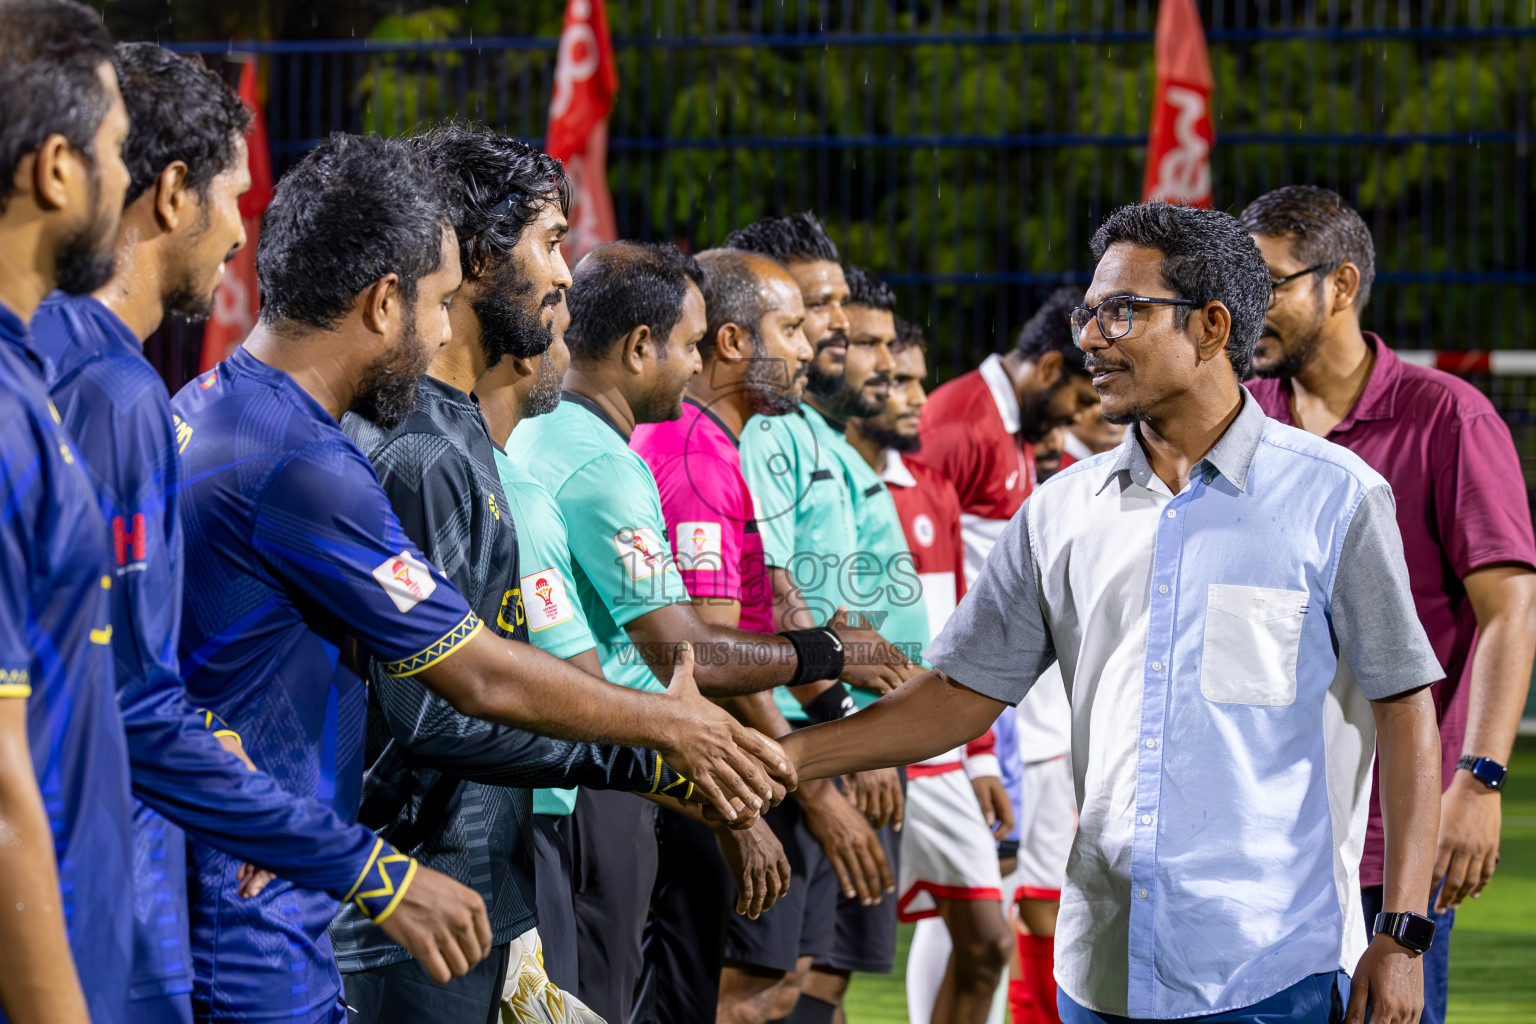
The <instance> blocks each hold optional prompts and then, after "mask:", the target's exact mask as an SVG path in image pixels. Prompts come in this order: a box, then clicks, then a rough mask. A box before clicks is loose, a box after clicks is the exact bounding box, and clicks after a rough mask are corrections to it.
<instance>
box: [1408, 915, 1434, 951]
mask: <svg viewBox="0 0 1536 1024" xmlns="http://www.w3.org/2000/svg"><path fill="white" fill-rule="evenodd" d="M1399 927H1400V934H1401V937H1402V940H1403V942H1404V943H1405V944H1407V945H1408V946H1409V947H1410V948H1412V949H1417V950H1420V951H1423V950H1426V949H1428V948H1429V944H1430V943H1431V942H1433V941H1434V940H1435V922H1433V921H1431V920H1430V919H1429V918H1427V917H1421V916H1419V915H1418V914H1404V915H1403V917H1402V923H1401V925H1400V926H1399Z"/></svg>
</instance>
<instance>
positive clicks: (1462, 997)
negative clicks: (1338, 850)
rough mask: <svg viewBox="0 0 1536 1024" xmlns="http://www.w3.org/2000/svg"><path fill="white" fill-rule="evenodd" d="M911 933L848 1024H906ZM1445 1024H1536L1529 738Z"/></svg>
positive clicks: (870, 979) (1535, 771) (1512, 777)
mask: <svg viewBox="0 0 1536 1024" xmlns="http://www.w3.org/2000/svg"><path fill="white" fill-rule="evenodd" d="M911 938H912V929H911V928H910V927H909V926H903V927H902V928H901V931H900V934H899V936H898V949H897V959H896V970H895V971H893V972H892V973H890V974H888V975H878V974H859V975H855V976H854V979H853V983H852V985H851V987H850V988H849V990H848V1006H847V1009H848V1024H906V1022H907V999H906V990H905V987H904V983H903V980H902V979H903V976H904V971H905V962H906V955H907V943H908V942H909V941H910V940H911ZM1449 1018H1450V1019H1449V1021H1448V1024H1533V1022H1536V737H1530V736H1525V737H1521V739H1520V741H1519V743H1518V745H1517V746H1516V748H1515V756H1514V757H1513V758H1512V759H1511V763H1510V769H1509V783H1508V787H1507V789H1506V791H1505V794H1504V841H1503V846H1502V850H1501V859H1500V862H1499V871H1498V874H1496V875H1495V876H1494V878H1493V881H1492V882H1491V883H1489V885H1488V888H1487V889H1486V890H1485V891H1484V892H1483V895H1482V897H1481V898H1480V899H1476V900H1469V901H1468V902H1467V903H1466V904H1465V905H1464V906H1463V907H1462V909H1461V910H1460V911H1459V912H1458V913H1457V915H1456V928H1455V930H1454V931H1452V933H1451V1005H1450V1015H1449Z"/></svg>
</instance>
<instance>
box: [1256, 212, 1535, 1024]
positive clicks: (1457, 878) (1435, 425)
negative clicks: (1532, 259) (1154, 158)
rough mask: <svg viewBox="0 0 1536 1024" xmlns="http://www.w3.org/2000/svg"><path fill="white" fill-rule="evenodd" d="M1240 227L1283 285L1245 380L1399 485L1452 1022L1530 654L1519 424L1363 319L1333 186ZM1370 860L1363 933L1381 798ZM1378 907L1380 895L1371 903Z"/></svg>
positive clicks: (1363, 292) (1377, 878) (1437, 997)
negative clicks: (1426, 651) (1432, 759)
mask: <svg viewBox="0 0 1536 1024" xmlns="http://www.w3.org/2000/svg"><path fill="white" fill-rule="evenodd" d="M1242 221H1243V226H1244V227H1246V228H1247V229H1248V232H1249V233H1250V234H1251V235H1253V238H1254V241H1256V242H1257V243H1258V245H1259V249H1260V250H1261V251H1262V252H1263V254H1264V262H1265V263H1266V264H1268V266H1269V272H1270V277H1271V278H1272V279H1273V281H1272V285H1273V291H1272V292H1271V294H1270V306H1269V313H1268V315H1267V316H1266V318H1265V323H1264V333H1263V336H1262V337H1261V338H1260V340H1259V343H1258V347H1257V348H1256V350H1255V351H1254V355H1253V368H1254V371H1255V372H1256V373H1257V374H1258V376H1259V377H1260V378H1264V379H1261V380H1256V381H1252V382H1250V383H1249V385H1248V387H1249V389H1250V390H1251V391H1252V392H1253V395H1254V397H1255V398H1257V399H1258V401H1259V404H1260V405H1261V406H1262V407H1263V409H1264V411H1265V412H1266V413H1267V414H1269V415H1270V416H1272V417H1274V418H1275V419H1277V420H1279V421H1280V422H1282V423H1288V424H1294V425H1295V426H1299V427H1301V428H1303V429H1305V430H1307V431H1310V432H1311V433H1314V434H1317V435H1319V436H1321V437H1326V438H1327V439H1328V440H1330V441H1333V442H1335V443H1336V444H1341V445H1343V446H1345V447H1346V448H1349V449H1350V450H1352V451H1353V452H1355V453H1356V454H1357V455H1359V456H1360V457H1361V458H1363V459H1365V461H1366V462H1367V463H1369V464H1370V465H1371V466H1372V467H1373V468H1374V469H1375V470H1376V471H1377V472H1379V473H1381V475H1382V476H1384V477H1386V478H1387V481H1388V482H1389V483H1390V484H1391V485H1392V493H1393V496H1394V497H1395V499H1396V501H1397V521H1398V527H1399V528H1400V529H1401V531H1402V535H1403V548H1404V552H1405V554H1406V555H1407V559H1408V575H1409V578H1410V582H1411V584H1412V587H1413V599H1414V603H1415V605H1416V606H1417V609H1418V614H1419V620H1420V622H1422V623H1423V625H1424V630H1425V632H1426V633H1428V634H1429V639H1430V642H1431V643H1432V644H1433V645H1434V648H1435V653H1436V655H1437V656H1438V657H1439V659H1440V664H1441V666H1442V667H1443V668H1444V669H1445V680H1444V681H1443V682H1440V683H1436V684H1435V687H1434V691H1435V707H1436V711H1437V714H1438V717H1439V722H1440V748H1441V752H1442V762H1443V763H1442V769H1443V771H1442V778H1443V784H1444V789H1445V795H1444V797H1443V798H1442V803H1441V810H1440V841H1439V848H1438V850H1437V853H1436V858H1435V885H1436V886H1437V887H1438V886H1439V885H1440V882H1441V880H1442V879H1443V880H1444V886H1443V887H1441V888H1440V891H1439V894H1438V896H1436V897H1435V902H1434V906H1433V907H1432V908H1431V912H1432V913H1433V914H1434V917H1435V921H1436V926H1437V927H1436V940H1437V941H1436V942H1435V943H1434V945H1433V946H1431V947H1430V950H1429V952H1428V953H1426V954H1425V956H1426V958H1427V959H1426V962H1425V965H1424V987H1425V993H1424V996H1425V999H1424V1015H1423V1017H1422V1020H1423V1022H1424V1024H1442V1022H1443V1021H1444V1019H1445V1005H1446V981H1447V972H1448V950H1449V948H1450V943H1449V942H1447V941H1445V939H1443V938H1442V936H1446V937H1448V936H1449V932H1450V930H1451V926H1452V923H1453V921H1454V917H1455V910H1456V907H1457V906H1458V905H1460V903H1461V901H1462V900H1463V899H1465V898H1466V897H1468V896H1476V895H1478V893H1479V892H1481V890H1482V888H1483V886H1484V885H1486V884H1487V883H1488V880H1489V879H1490V878H1491V877H1492V876H1493V871H1494V867H1495V865H1496V864H1497V862H1498V855H1499V824H1500V797H1499V788H1498V787H1499V784H1501V783H1502V781H1503V774H1504V767H1503V766H1504V765H1505V764H1506V763H1508V760H1509V754H1510V749H1511V748H1512V747H1513V745H1514V740H1515V732H1516V729H1517V727H1518V725H1519V721H1520V713H1521V710H1522V708H1523V707H1524V705H1525V697H1526V690H1527V689H1528V687H1529V685H1530V679H1531V661H1532V656H1533V653H1536V569H1533V567H1536V544H1533V541H1532V536H1531V515H1530V507H1529V504H1528V499H1527V495H1526V489H1525V480H1524V477H1523V476H1522V474H1521V470H1520V459H1519V456H1518V455H1517V454H1516V452H1515V445H1514V441H1513V440H1512V439H1511V437H1510V433H1509V428H1508V427H1507V426H1506V425H1505V424H1504V421H1503V420H1502V419H1500V417H1499V414H1498V413H1497V412H1496V411H1495V410H1494V408H1493V404H1492V403H1491V402H1489V401H1488V399H1487V398H1486V397H1484V396H1483V394H1482V393H1481V392H1479V391H1478V390H1477V389H1476V388H1474V387H1472V386H1471V385H1470V384H1468V383H1466V382H1465V381H1463V380H1461V379H1459V378H1457V377H1453V376H1451V375H1450V374H1447V373H1442V372H1440V371H1438V370H1432V369H1426V368H1423V367H1419V366H1414V365H1412V364H1409V363H1405V362H1403V361H1402V360H1400V359H1399V358H1398V357H1397V356H1396V355H1395V354H1393V352H1392V350H1391V349H1390V348H1388V347H1387V345H1386V343H1385V342H1384V341H1382V339H1381V338H1379V337H1377V336H1376V335H1375V334H1371V333H1369V332H1363V331H1361V330H1360V311H1361V310H1362V309H1364V308H1365V304H1366V301H1367V300H1368V299H1369V298H1370V291H1371V280H1372V278H1373V276H1374V273H1375V256H1374V251H1373V247H1372V244H1371V235H1370V232H1369V231H1368V230H1367V229H1366V226H1365V223H1364V221H1362V220H1361V219H1360V215H1359V214H1358V213H1356V212H1355V211H1354V210H1353V209H1351V208H1350V207H1349V206H1348V205H1347V204H1346V203H1345V202H1344V201H1343V199H1341V198H1340V197H1339V196H1338V195H1337V194H1336V193H1334V192H1331V191H1329V190H1328V189H1324V188H1316V187H1312V186H1307V185H1292V186H1288V187H1286V188H1281V189H1277V190H1275V191H1273V192H1270V193H1267V194H1266V195H1263V196H1260V197H1259V198H1258V199H1255V200H1254V201H1253V202H1252V203H1251V204H1250V205H1249V206H1248V208H1247V209H1246V210H1244V211H1243V215H1242ZM1365 844H1366V845H1365V854H1364V858H1363V860H1362V862H1361V865H1360V882H1361V885H1362V886H1363V887H1364V888H1365V901H1364V902H1365V908H1366V926H1367V928H1372V927H1373V925H1374V918H1375V915H1376V913H1377V911H1379V910H1380V909H1381V907H1380V904H1381V881H1382V859H1383V846H1382V827H1381V810H1380V807H1379V806H1378V805H1377V802H1376V795H1375V793H1373V794H1372V796H1371V819H1370V826H1369V830H1368V831H1367V834H1366V840H1365ZM1373 901H1374V903H1373Z"/></svg>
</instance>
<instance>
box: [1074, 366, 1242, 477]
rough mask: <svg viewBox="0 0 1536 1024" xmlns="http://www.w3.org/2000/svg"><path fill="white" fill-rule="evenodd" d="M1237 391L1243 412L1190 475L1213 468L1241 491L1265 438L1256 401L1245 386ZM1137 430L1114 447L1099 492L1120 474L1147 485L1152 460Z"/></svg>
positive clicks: (1126, 434)
mask: <svg viewBox="0 0 1536 1024" xmlns="http://www.w3.org/2000/svg"><path fill="white" fill-rule="evenodd" d="M1238 390H1239V391H1241V392H1242V394H1243V409H1242V411H1241V412H1239V413H1238V414H1237V419H1235V420H1233V421H1232V425H1231V426H1229V427H1227V431H1226V433H1224V434H1222V435H1221V438H1220V439H1219V440H1218V441H1217V442H1216V444H1215V445H1214V446H1212V448H1211V450H1210V451H1208V452H1206V453H1205V458H1203V459H1201V460H1200V461H1199V462H1197V463H1196V464H1195V465H1194V467H1193V468H1192V469H1191V471H1190V475H1191V476H1196V475H1198V474H1200V473H1202V472H1204V471H1205V470H1206V468H1210V469H1214V470H1216V472H1218V473H1220V474H1221V475H1222V476H1224V477H1226V478H1227V479H1228V480H1230V481H1231V482H1232V485H1233V486H1234V487H1236V488H1237V489H1238V490H1240V491H1244V490H1247V487H1248V468H1249V467H1250V466H1252V465H1253V456H1254V453H1255V452H1257V451H1258V450H1259V441H1260V440H1262V439H1263V437H1264V420H1265V416H1264V410H1263V409H1260V408H1259V403H1258V402H1257V401H1255V400H1254V398H1253V396H1252V395H1250V394H1249V393H1248V389H1247V388H1245V387H1239V388H1238ZM1138 430H1139V428H1133V429H1131V430H1127V431H1126V432H1125V440H1123V441H1121V442H1120V447H1119V448H1117V449H1116V450H1115V458H1114V460H1113V461H1112V462H1110V464H1109V471H1108V472H1107V473H1106V474H1105V475H1104V482H1103V483H1102V484H1100V485H1099V491H1101V492H1102V491H1103V490H1104V488H1106V487H1108V486H1109V483H1110V481H1111V480H1114V479H1115V478H1116V477H1118V476H1119V475H1120V474H1121V473H1128V474H1129V475H1130V478H1131V482H1132V483H1134V484H1135V485H1136V486H1138V487H1146V486H1147V485H1148V484H1150V483H1151V482H1152V463H1151V462H1149V461H1147V453H1146V450H1145V449H1144V448H1142V446H1141V439H1140V437H1139V435H1138Z"/></svg>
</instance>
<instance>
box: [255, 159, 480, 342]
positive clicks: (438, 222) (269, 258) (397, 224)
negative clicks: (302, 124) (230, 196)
mask: <svg viewBox="0 0 1536 1024" xmlns="http://www.w3.org/2000/svg"><path fill="white" fill-rule="evenodd" d="M448 227H451V222H450V221H449V217H448V204H447V202H446V200H445V197H444V196H443V193H442V189H441V184H440V179H439V176H438V174H437V172H436V171H434V170H433V169H432V168H431V167H430V166H429V165H428V164H427V163H426V161H425V160H423V159H422V158H421V157H420V156H418V155H417V154H416V153H414V152H412V150H411V149H410V148H409V147H408V146H407V145H406V144H405V143H403V142H401V141H399V140H397V139H380V138H376V137H369V136H362V135H348V134H346V133H344V132H337V133H336V134H334V135H332V136H331V137H330V138H328V139H326V140H325V141H324V142H322V143H320V145H319V146H317V147H316V148H314V149H312V150H310V151H309V153H308V154H306V155H305V157H304V159H302V160H300V161H299V162H298V163H297V164H295V165H294V166H293V169H292V170H290V171H289V172H288V173H287V174H285V175H283V178H282V180H281V181H279V182H278V183H277V188H276V190H275V191H274V193H273V196H272V205H271V206H269V207H267V212H266V214H265V215H264V216H263V217H262V219H261V235H260V239H259V241H258V242H257V243H256V280H257V283H258V285H259V286H260V288H261V321H262V323H265V324H275V323H283V322H292V323H299V324H307V325H309V326H311V327H319V328H321V329H323V330H328V331H329V330H335V329H336V326H337V325H338V324H339V323H340V322H341V321H342V319H343V318H345V317H346V315H347V312H348V311H349V310H350V309H351V308H352V305H353V303H354V302H356V301H357V296H358V295H359V294H360V293H361V292H362V291H363V290H364V289H365V288H367V287H368V286H370V285H371V284H373V283H374V282H375V281H377V280H379V279H380V278H381V277H384V276H385V275H387V274H398V275H400V291H401V294H403V295H404V296H405V300H406V302H408V303H410V302H414V301H415V299H416V284H417V282H418V281H420V280H421V279H422V278H423V277H425V276H426V275H428V274H431V273H433V272H434V271H436V270H437V269H438V267H440V266H442V262H443V230H444V229H445V228H448Z"/></svg>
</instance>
